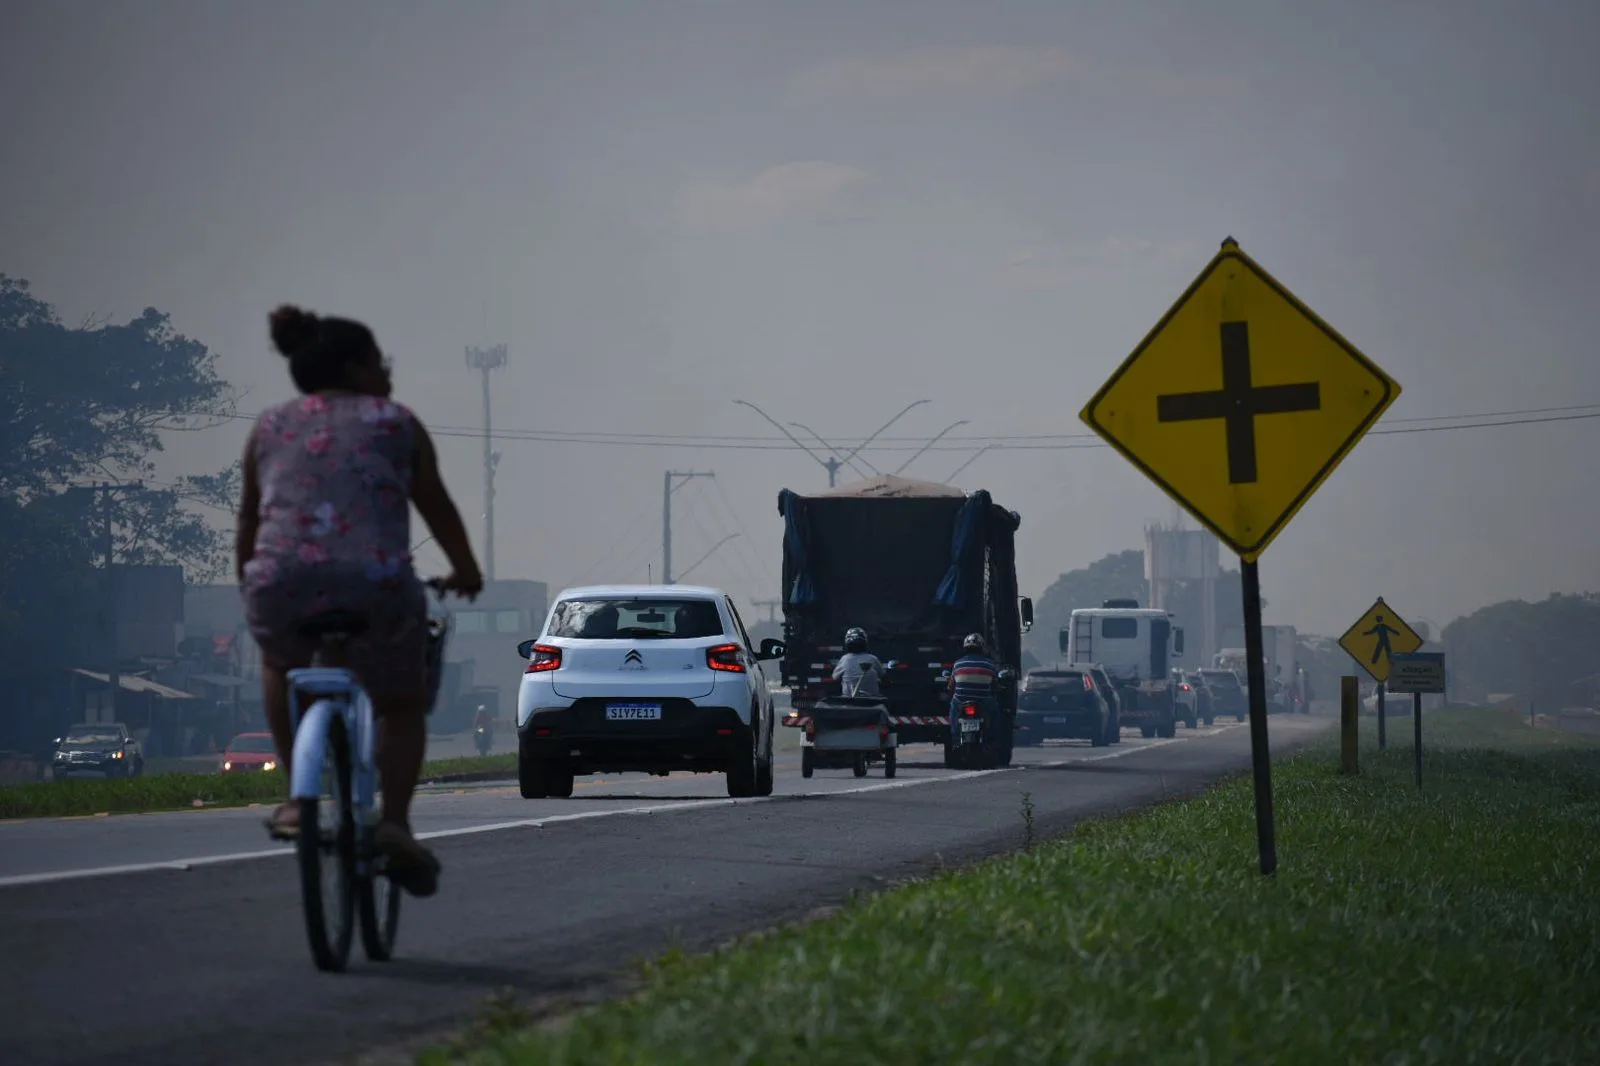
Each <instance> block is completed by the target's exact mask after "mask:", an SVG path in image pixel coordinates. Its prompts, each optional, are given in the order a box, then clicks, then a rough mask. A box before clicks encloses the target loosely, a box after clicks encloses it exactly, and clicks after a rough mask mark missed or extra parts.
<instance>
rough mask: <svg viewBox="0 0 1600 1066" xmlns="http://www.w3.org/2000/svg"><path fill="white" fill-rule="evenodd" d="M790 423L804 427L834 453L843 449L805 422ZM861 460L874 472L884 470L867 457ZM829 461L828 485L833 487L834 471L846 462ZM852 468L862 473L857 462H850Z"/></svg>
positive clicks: (863, 475)
mask: <svg viewBox="0 0 1600 1066" xmlns="http://www.w3.org/2000/svg"><path fill="white" fill-rule="evenodd" d="M789 424H790V425H791V426H793V427H794V428H795V429H803V430H805V431H806V432H807V433H809V434H811V435H812V436H813V437H815V438H817V443H818V444H820V445H822V446H823V447H824V448H826V449H828V450H829V451H830V452H832V453H833V454H834V455H838V454H839V452H840V451H841V449H839V448H835V447H834V446H833V445H832V444H829V443H828V442H827V441H825V440H823V439H822V434H821V433H818V432H817V431H816V430H814V429H812V428H811V427H810V426H808V425H806V424H805V423H804V422H790V423H789ZM847 461H848V460H847ZM860 462H862V463H863V464H865V465H866V468H867V469H868V470H870V471H872V472H873V473H874V474H879V473H882V471H880V470H879V469H878V468H877V467H875V466H873V465H872V464H871V463H868V462H867V461H866V460H865V459H862V460H860ZM828 463H829V467H828V487H829V488H832V487H833V474H834V471H836V470H838V469H839V468H840V467H842V466H844V465H845V464H844V463H843V462H840V461H839V460H838V459H829V460H828ZM850 469H852V470H854V471H855V472H856V473H858V474H861V467H859V466H857V465H856V464H855V462H850ZM861 476H862V477H866V476H867V475H865V474H861Z"/></svg>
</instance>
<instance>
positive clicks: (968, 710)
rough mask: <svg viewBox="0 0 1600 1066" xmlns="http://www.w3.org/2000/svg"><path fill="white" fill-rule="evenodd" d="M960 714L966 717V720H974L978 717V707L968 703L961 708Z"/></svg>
mask: <svg viewBox="0 0 1600 1066" xmlns="http://www.w3.org/2000/svg"><path fill="white" fill-rule="evenodd" d="M961 713H962V714H964V715H966V716H967V717H968V718H976V717H978V705H977V704H975V703H969V704H967V705H966V706H965V707H963V708H961Z"/></svg>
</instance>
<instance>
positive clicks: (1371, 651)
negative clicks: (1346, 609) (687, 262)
mask: <svg viewBox="0 0 1600 1066" xmlns="http://www.w3.org/2000/svg"><path fill="white" fill-rule="evenodd" d="M1422 644H1423V641H1422V638H1421V637H1420V636H1418V635H1417V631H1416V630H1414V629H1412V628H1411V627H1410V626H1408V625H1406V620H1405V619H1404V618H1401V617H1400V616H1399V615H1397V614H1395V613H1394V608H1392V607H1390V606H1389V605H1388V604H1387V603H1384V602H1383V597H1382V596H1379V597H1378V602H1377V603H1374V604H1373V605H1372V606H1371V607H1369V608H1367V613H1366V614H1364V615H1362V616H1361V621H1359V622H1357V623H1356V624H1355V625H1353V626H1351V627H1350V628H1349V629H1348V630H1346V631H1345V634H1344V636H1342V637H1340V638H1339V647H1341V648H1343V649H1344V650H1345V651H1347V652H1349V653H1350V657H1351V658H1352V659H1354V660H1355V661H1356V662H1357V663H1358V664H1359V665H1360V667H1361V669H1363V670H1365V671H1366V672H1367V673H1369V674H1371V675H1372V679H1373V680H1374V681H1387V680H1389V669H1390V666H1391V665H1392V664H1391V663H1390V661H1389V656H1391V655H1410V654H1411V653H1412V652H1414V651H1416V650H1417V649H1418V648H1420V647H1422Z"/></svg>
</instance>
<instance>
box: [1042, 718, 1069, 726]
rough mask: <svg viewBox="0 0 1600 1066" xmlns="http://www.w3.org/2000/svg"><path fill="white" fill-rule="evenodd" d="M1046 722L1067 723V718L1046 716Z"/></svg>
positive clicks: (1052, 723)
mask: <svg viewBox="0 0 1600 1066" xmlns="http://www.w3.org/2000/svg"><path fill="white" fill-rule="evenodd" d="M1044 723H1045V725H1066V724H1067V720H1066V719H1065V718H1046V719H1045V720H1044Z"/></svg>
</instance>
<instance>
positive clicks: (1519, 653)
mask: <svg viewBox="0 0 1600 1066" xmlns="http://www.w3.org/2000/svg"><path fill="white" fill-rule="evenodd" d="M1440 637H1441V641H1442V643H1443V644H1444V650H1445V655H1446V658H1445V667H1446V669H1447V670H1449V672H1450V692H1451V695H1453V696H1462V697H1465V698H1467V699H1473V700H1481V699H1483V698H1484V697H1486V696H1488V695H1489V694H1490V693H1495V692H1508V693H1512V694H1514V695H1516V696H1518V697H1519V698H1522V699H1531V700H1533V701H1534V702H1535V703H1536V704H1538V705H1539V706H1541V707H1544V708H1547V709H1550V710H1556V709H1559V708H1561V707H1564V706H1569V705H1574V704H1578V703H1581V702H1582V701H1583V700H1584V699H1585V698H1586V691H1585V686H1584V682H1585V680H1586V679H1590V678H1592V675H1593V674H1594V673H1595V670H1596V667H1595V648H1596V647H1600V593H1594V592H1583V593H1575V594H1555V595H1551V596H1550V597H1549V598H1548V599H1544V600H1540V601H1538V602H1536V603H1529V602H1527V601H1526V600H1505V601H1503V602H1501V603H1495V604H1491V605H1489V606H1488V607H1483V608H1480V609H1479V610H1477V611H1474V612H1473V613H1472V614H1469V615H1466V616H1465V617H1462V618H1457V619H1456V620H1455V621H1453V622H1451V623H1450V624H1449V625H1447V626H1445V627H1444V632H1443V633H1442V634H1440Z"/></svg>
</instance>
